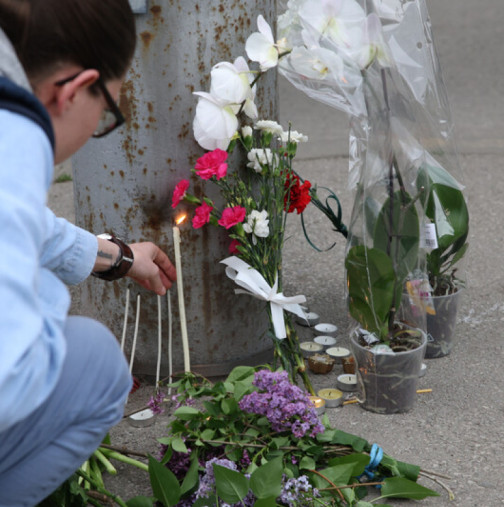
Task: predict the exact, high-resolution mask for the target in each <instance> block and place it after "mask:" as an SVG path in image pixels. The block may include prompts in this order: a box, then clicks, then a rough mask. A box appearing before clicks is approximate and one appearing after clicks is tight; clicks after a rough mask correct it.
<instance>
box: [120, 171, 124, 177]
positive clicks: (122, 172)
mask: <svg viewBox="0 0 504 507" xmlns="http://www.w3.org/2000/svg"><path fill="white" fill-rule="evenodd" d="M119 175H120V176H121V178H124V171H123V170H122V169H119Z"/></svg>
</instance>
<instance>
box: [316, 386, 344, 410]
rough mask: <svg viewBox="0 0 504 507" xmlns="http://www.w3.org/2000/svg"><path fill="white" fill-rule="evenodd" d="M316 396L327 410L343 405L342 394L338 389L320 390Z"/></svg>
mask: <svg viewBox="0 0 504 507" xmlns="http://www.w3.org/2000/svg"><path fill="white" fill-rule="evenodd" d="M317 394H318V395H319V396H320V397H321V398H322V399H323V400H324V401H325V404H326V407H327V408H334V407H339V406H340V405H341V404H342V403H343V393H342V392H341V391H340V390H339V389H331V388H327V389H321V390H320V391H319V392H318V393H317Z"/></svg>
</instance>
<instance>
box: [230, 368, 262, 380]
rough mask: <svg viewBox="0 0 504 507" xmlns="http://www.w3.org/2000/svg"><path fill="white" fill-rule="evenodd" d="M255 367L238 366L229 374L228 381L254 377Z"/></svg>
mask: <svg viewBox="0 0 504 507" xmlns="http://www.w3.org/2000/svg"><path fill="white" fill-rule="evenodd" d="M254 373H255V369H254V368H253V367H252V366H237V367H236V368H233V369H232V370H231V373H230V374H229V375H228V377H227V379H226V381H227V382H236V381H237V380H244V379H245V378H247V377H251V378H252V379H253V378H254Z"/></svg>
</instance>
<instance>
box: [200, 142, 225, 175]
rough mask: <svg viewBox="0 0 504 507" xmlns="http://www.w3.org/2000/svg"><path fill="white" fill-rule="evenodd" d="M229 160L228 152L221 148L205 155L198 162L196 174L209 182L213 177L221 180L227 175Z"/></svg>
mask: <svg viewBox="0 0 504 507" xmlns="http://www.w3.org/2000/svg"><path fill="white" fill-rule="evenodd" d="M227 158H228V154H227V152H226V151H224V150H221V149H219V148H216V149H215V150H213V151H209V152H208V153H205V154H204V155H203V156H202V157H200V158H199V159H198V160H197V161H196V165H195V166H194V168H195V169H196V174H198V176H200V177H201V178H203V179H204V180H209V179H210V178H211V177H212V176H215V177H216V178H217V179H218V180H220V179H221V178H223V177H224V176H226V173H227V167H228V165H227V164H226V160H227Z"/></svg>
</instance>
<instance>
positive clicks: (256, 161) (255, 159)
mask: <svg viewBox="0 0 504 507" xmlns="http://www.w3.org/2000/svg"><path fill="white" fill-rule="evenodd" d="M247 158H248V160H249V162H248V163H247V167H250V168H251V169H253V170H254V171H255V172H257V173H260V172H262V170H263V165H272V164H273V163H274V162H275V155H274V154H273V152H272V151H271V150H270V149H269V148H264V149H263V148H252V149H251V150H250V151H249V152H248V153H247Z"/></svg>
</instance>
